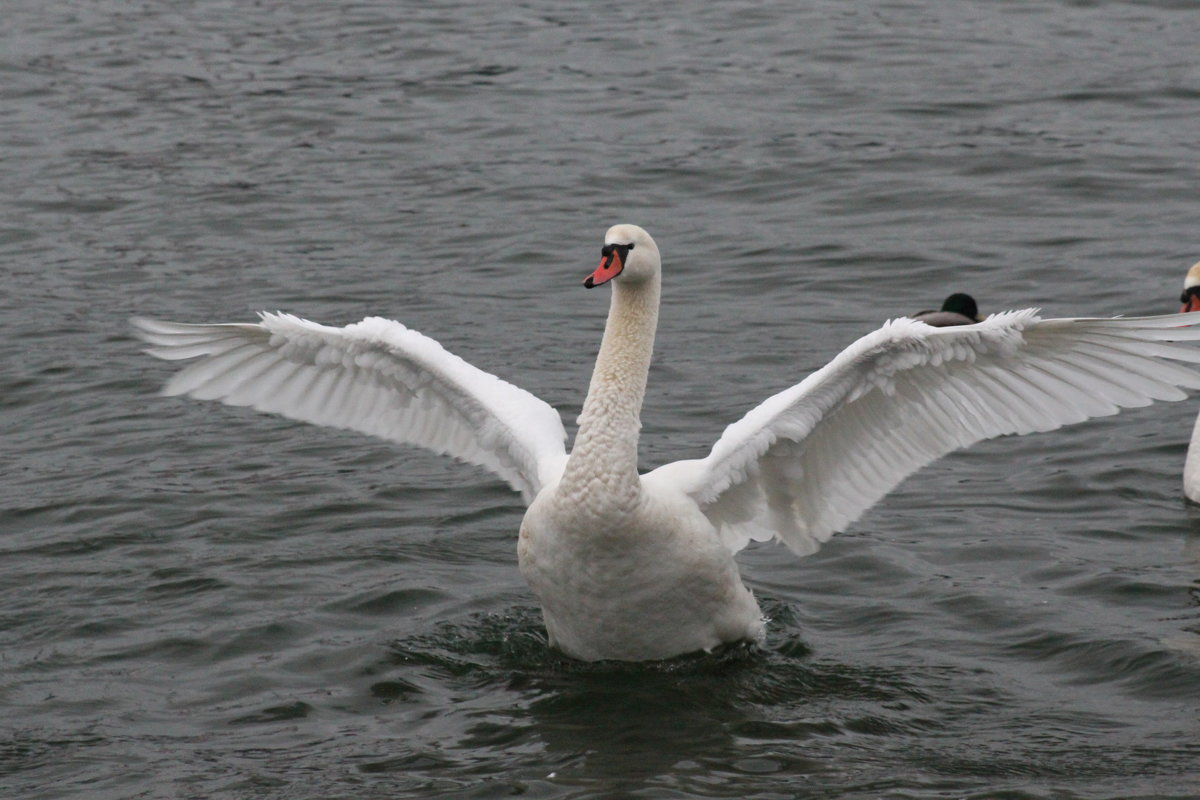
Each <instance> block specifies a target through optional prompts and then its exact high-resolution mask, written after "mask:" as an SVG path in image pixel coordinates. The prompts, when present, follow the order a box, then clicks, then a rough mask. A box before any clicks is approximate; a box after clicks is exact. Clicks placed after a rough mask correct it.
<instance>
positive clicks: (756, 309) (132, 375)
mask: <svg viewBox="0 0 1200 800" xmlns="http://www.w3.org/2000/svg"><path fill="white" fill-rule="evenodd" d="M3 19H4V24H3V26H0V141H2V147H0V159H2V163H0V209H2V210H3V214H2V216H0V259H2V264H3V270H4V272H3V275H4V287H5V290H4V292H3V293H2V294H0V324H2V325H3V330H4V331H5V335H4V336H3V337H0V365H2V366H0V414H2V417H0V419H2V420H3V425H2V426H0V476H2V482H0V491H2V492H3V502H2V503H0V708H3V714H0V796H4V797H6V798H7V797H12V798H29V799H32V798H56V799H57V798H74V797H81V798H83V797H85V798H176V797H186V798H255V799H256V800H257V799H259V798H355V799H356V800H359V799H362V798H399V797H464V798H467V797H477V798H485V797H507V796H516V795H520V796H526V797H540V798H585V797H587V798H591V797H606V798H607V797H646V798H662V797H678V798H699V797H706V798H707V797H725V798H743V797H747V798H749V797H753V798H793V797H800V798H879V797H886V798H952V797H953V798H958V797H969V798H1006V799H1011V798H1083V797H1086V798H1130V797H1143V798H1150V797H1155V798H1160V797H1200V513H1198V512H1196V511H1195V510H1194V509H1192V508H1189V507H1188V506H1187V505H1185V503H1184V502H1183V501H1182V499H1181V493H1180V486H1179V483H1180V477H1179V476H1180V470H1181V465H1182V459H1183V455H1184V450H1185V446H1186V442H1187V438H1188V436H1189V434H1190V429H1191V424H1192V420H1193V419H1194V418H1195V415H1196V413H1197V408H1198V404H1197V403H1196V402H1195V401H1188V402H1184V403H1177V404H1170V405H1160V406H1155V407H1152V408H1148V409H1140V410H1136V411H1133V412H1130V413H1127V414H1124V415H1122V416H1120V417H1117V418H1110V419H1105V420H1099V421H1095V422H1092V423H1089V424H1087V425H1083V426H1079V427H1076V428H1070V429H1066V430H1062V431H1057V432H1054V433H1049V434H1044V435H1040V436H1032V437H1026V438H1022V439H1006V440H998V441H994V442H987V443H984V444H983V445H980V446H978V447H975V448H973V449H971V450H970V451H968V452H964V453H959V454H955V455H953V456H951V457H949V458H947V459H945V460H943V461H941V462H939V463H937V464H935V465H934V466H932V467H930V468H929V469H927V470H925V471H923V472H921V473H920V474H918V475H916V476H914V477H913V478H912V479H910V480H909V481H907V482H906V483H905V484H903V485H902V486H901V487H900V489H899V490H898V491H896V492H895V493H894V494H893V495H891V496H890V497H889V498H887V499H886V500H885V501H884V502H882V503H881V504H880V505H879V506H877V507H876V508H875V509H874V510H872V511H871V512H870V513H869V514H867V515H866V516H865V517H864V518H863V519H862V520H860V521H859V522H858V523H856V524H855V525H854V526H853V527H852V528H851V530H850V531H848V532H846V533H844V534H841V535H839V536H838V537H835V538H834V540H833V541H832V542H830V543H829V544H828V545H827V546H826V547H825V548H824V549H823V550H822V551H821V552H820V553H818V554H816V555H814V556H812V557H809V558H807V559H803V560H801V559H796V558H794V557H793V556H792V555H791V554H790V553H788V552H787V551H786V550H785V549H783V548H782V547H779V546H770V545H767V546H757V547H753V548H751V549H750V550H748V551H746V552H744V553H743V554H742V556H741V558H740V561H741V563H742V565H743V572H744V575H745V578H746V581H747V583H748V584H749V585H750V586H751V588H753V589H754V591H755V592H756V594H757V595H758V596H759V598H760V600H761V601H762V604H763V607H764V610H765V611H766V612H767V613H768V614H769V615H770V617H771V621H770V626H769V628H770V636H769V640H768V642H767V645H766V647H765V648H763V649H762V650H761V651H759V652H749V653H732V654H728V655H726V656H723V657H720V658H717V657H698V658H688V659H682V660H679V661H676V662H671V663H668V664H660V665H583V664H579V663H575V662H572V661H570V660H568V659H565V658H563V657H561V656H559V655H557V654H555V653H554V652H553V651H551V650H549V649H548V648H547V646H546V639H545V635H544V633H543V631H542V628H541V624H540V619H539V613H538V610H537V608H536V605H535V603H534V600H533V597H532V596H531V594H530V593H529V591H528V590H527V589H526V587H525V585H524V583H523V582H522V580H521V578H520V576H519V574H518V571H517V565H516V554H515V536H516V530H517V526H518V524H519V521H520V517H521V513H522V505H521V503H520V500H519V498H518V497H517V496H516V495H514V494H512V493H511V492H509V491H508V490H507V489H506V488H505V487H504V486H503V485H502V484H501V483H500V481H498V480H497V479H495V478H493V477H492V476H490V475H489V474H487V473H485V472H483V471H481V470H477V469H474V468H471V467H466V466H463V465H461V464H455V463H451V462H448V461H445V460H443V459H441V458H438V457H435V456H433V455H429V454H426V453H422V452H417V451H414V450H409V449H404V448H399V447H395V446H392V445H389V444H387V443H384V442H380V441H375V440H372V439H367V438H365V437H361V436H358V435H355V434H351V433H347V432H341V431H332V430H323V429H316V428H312V427H306V426H304V425H300V424H295V423H290V422H287V421H283V420H279V419H275V418H271V417H266V416H262V415H258V414H255V413H253V412H250V411H246V410H244V409H229V408H225V407H221V406H216V405H212V404H204V403H199V402H195V401H188V400H181V399H165V398H161V397H158V396H156V391H157V389H158V388H159V387H160V386H161V384H162V382H163V381H164V380H165V378H166V377H167V375H168V374H169V372H170V368H169V367H167V366H166V365H163V364H161V363H160V362H156V361H154V360H152V359H150V358H149V357H147V356H145V355H143V354H141V353H140V345H139V343H138V342H136V341H134V339H133V338H132V337H131V335H130V332H129V328H128V322H127V321H128V318H129V317H130V316H132V315H135V314H140V315H146V316H156V317H162V318H167V319H177V320H184V321H234V320H250V319H253V314H254V312H255V311H257V310H259V309H271V310H273V309H283V310H287V311H290V312H293V313H296V314H300V315H302V316H305V317H308V318H310V319H314V320H318V321H321V322H325V323H329V324H346V323H349V322H353V321H356V320H358V319H361V318H362V317H364V316H368V315H376V314H378V315H384V316H389V317H393V318H396V319H399V320H401V321H402V322H404V323H405V324H406V325H409V326H410V327H413V328H415V329H417V330H420V331H422V332H424V333H426V334H428V335H430V336H433V337H434V338H436V339H438V340H439V341H441V342H442V343H443V344H444V345H445V346H446V347H447V348H448V349H450V350H451V351H453V352H456V353H458V354H460V355H462V356H463V357H465V358H467V359H468V360H469V361H471V362H472V363H474V364H476V365H478V366H480V367H482V368H484V369H487V370H490V371H493V372H495V373H496V374H498V375H500V376H501V377H504V378H506V379H508V380H511V381H513V382H515V383H517V384H518V385H520V386H523V387H524V388H526V389H529V390H530V391H532V392H534V393H536V394H537V395H539V396H540V397H542V398H544V399H546V400H547V401H548V402H550V403H552V404H553V405H555V406H556V407H557V408H559V409H560V410H561V411H562V413H563V416H564V419H565V420H566V421H567V423H568V427H569V428H572V429H573V425H574V418H575V415H576V414H577V413H578V410H579V406H580V403H581V402H582V399H583V394H584V392H585V390H586V385H587V380H588V376H589V371H590V368H591V363H592V359H593V357H594V354H595V350H596V347H597V344H598V342H599V337H600V331H601V328H602V326H603V320H604V315H605V313H606V310H607V308H606V307H607V295H606V293H604V292H602V291H595V292H587V291H585V290H583V289H582V288H581V287H580V285H579V283H580V281H581V280H582V278H583V277H584V276H585V275H586V274H587V273H588V272H589V271H590V270H591V269H592V268H593V267H594V266H595V262H596V259H597V257H598V250H599V247H600V244H601V237H602V236H603V232H604V230H605V229H606V228H607V227H608V226H609V225H610V224H612V223H614V222H618V221H629V222H636V223H638V224H641V225H643V226H644V227H646V228H647V229H648V230H650V232H651V233H652V234H653V235H654V236H655V238H656V240H657V241H658V243H659V245H660V248H661V250H662V252H663V254H664V260H665V288H664V307H663V311H662V318H661V329H660V333H659V338H658V345H657V354H656V362H655V365H654V367H653V370H652V374H651V384H650V389H649V395H648V398H647V404H646V409H645V413H644V415H643V423H644V431H645V435H644V446H643V449H642V458H643V462H644V466H645V467H646V468H652V467H654V466H657V465H659V464H662V463H665V462H668V461H672V460H675V459H677V458H686V457H696V456H699V455H701V454H703V453H704V452H706V450H707V448H708V446H709V445H710V444H711V442H712V441H713V440H714V439H715V438H716V436H718V435H719V433H720V431H721V430H722V429H723V427H724V426H725V425H727V424H729V423H730V422H732V421H734V420H736V419H737V418H738V417H740V416H741V415H742V414H743V413H744V412H745V411H746V410H748V409H749V408H751V407H752V406H753V405H755V404H756V403H757V402H758V401H759V400H761V399H763V398H764V397H766V396H768V395H769V394H771V393H773V392H775V391H777V390H779V389H781V388H783V387H785V386H787V385H789V384H790V383H793V382H795V381H797V380H799V379H800V378H802V377H803V376H804V375H805V374H807V373H808V372H809V371H811V370H812V369H815V368H817V367H819V366H821V365H822V364H824V363H825V362H826V361H828V360H829V359H830V358H831V357H832V356H833V355H835V354H836V353H837V352H838V351H839V350H840V349H841V348H842V347H844V346H846V345H847V344H849V343H850V342H851V341H853V339H854V338H855V337H857V336H859V335H861V334H863V333H865V332H867V331H869V330H871V329H873V328H874V327H875V326H877V325H878V324H879V323H880V322H881V321H882V320H884V319H886V318H889V317H893V316H897V315H900V314H904V313H907V312H912V311H915V310H917V309H921V308H928V307H930V306H933V305H936V304H937V303H939V302H940V300H941V299H942V298H943V297H944V296H945V295H947V294H949V293H950V292H952V291H967V292H970V293H972V294H974V295H975V296H976V297H977V299H978V300H979V301H980V304H981V306H982V307H983V309H984V310H985V311H993V310H998V309H1002V308H1013V307H1026V306H1039V307H1042V308H1044V309H1045V311H1046V313H1047V314H1050V315H1054V316H1072V315H1110V314H1142V313H1158V312H1166V311H1174V310H1175V309H1176V308H1178V303H1177V300H1176V297H1177V293H1178V291H1179V286H1180V283H1181V279H1182V276H1183V272H1184V270H1185V269H1186V268H1187V266H1188V265H1190V264H1191V263H1192V262H1193V261H1196V260H1198V259H1200V240H1198V239H1197V236H1196V233H1197V224H1196V222H1197V218H1198V217H1200V196H1198V194H1197V187H1198V186H1200V167H1198V159H1200V127H1198V126H1197V120H1198V119H1200V61H1198V58H1197V51H1196V46H1195V43H1196V41H1197V39H1198V38H1200V14H1198V13H1197V10H1196V7H1195V4H1194V3H1192V2H1190V0H1176V1H1175V2H1169V1H1167V0H1163V1H1162V2H1136V3H1135V2H1100V1H1099V0H1097V1H1096V2H1085V1H1084V0H1079V1H1078V2H1056V1H1055V0H1029V2H998V1H992V2H988V1H986V0H913V1H912V2H890V3H866V2H844V1H839V2H833V1H832V0H824V1H822V0H817V1H816V2H809V3H803V4H782V3H780V4H760V3H751V2H713V3H709V4H705V5H700V4H689V3H671V2H667V3H657V4H638V5H627V4H616V3H611V2H594V3H583V2H558V3H542V2H528V3H522V4H492V5H488V4H479V3H453V2H425V3H408V2H401V3H385V2H379V1H378V0H363V2H356V3H336V4H335V3H317V2H312V1H311V0H299V1H298V2H289V3H282V2H256V3H233V2H220V1H219V0H195V2H178V3H166V2H159V1H158V0H148V2H141V3H127V2H124V1H122V2H117V1H116V0H107V1H106V0H94V1H92V2H83V1H82V0H74V1H72V2H65V3H54V4H47V3H43V2H32V1H31V0H10V2H8V3H6V4H5V7H4V9H3Z"/></svg>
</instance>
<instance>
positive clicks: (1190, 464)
mask: <svg viewBox="0 0 1200 800" xmlns="http://www.w3.org/2000/svg"><path fill="white" fill-rule="evenodd" d="M1179 300H1180V302H1181V303H1183V306H1182V307H1181V308H1180V309H1179V310H1180V312H1181V313H1187V312H1189V311H1200V263H1197V264H1193V265H1192V267H1191V269H1189V270H1188V273H1187V276H1186V277H1185V278H1184V279H1183V294H1182V295H1180V297H1179ZM1183 494H1184V496H1185V497H1187V499H1189V500H1191V501H1192V502H1193V503H1200V415H1197V416H1196V424H1195V425H1193V426H1192V439H1191V441H1190V442H1189V443H1188V451H1187V458H1186V459H1185V460H1184V462H1183Z"/></svg>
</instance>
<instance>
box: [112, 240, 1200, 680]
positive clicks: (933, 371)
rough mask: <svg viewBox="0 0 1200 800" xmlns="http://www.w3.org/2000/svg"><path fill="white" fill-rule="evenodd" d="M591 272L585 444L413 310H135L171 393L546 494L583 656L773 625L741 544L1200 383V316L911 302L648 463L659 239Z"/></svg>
mask: <svg viewBox="0 0 1200 800" xmlns="http://www.w3.org/2000/svg"><path fill="white" fill-rule="evenodd" d="M602 253H603V258H602V261H601V263H600V266H599V267H597V269H596V270H595V272H593V273H592V274H591V275H590V276H589V277H588V279H587V280H586V281H585V285H587V286H588V287H592V286H599V285H601V284H603V283H607V282H609V281H611V282H612V286H613V293H612V303H611V308H610V311H609V315H608V322H607V324H606V326H605V329H604V338H603V341H602V342H601V344H600V352H599V355H598V356H597V358H596V365H595V371H594V372H593V375H592V380H591V386H590V387H589V389H588V395H587V400H586V401H585V402H584V406H583V413H582V415H581V416H580V419H579V423H580V424H579V433H578V435H577V436H576V439H575V445H574V449H573V450H572V451H571V453H570V455H569V456H568V454H567V451H566V449H565V447H564V442H565V439H566V435H565V432H564V430H563V426H562V422H561V420H560V418H559V415H558V413H557V412H556V411H555V410H554V409H552V408H551V407H550V406H549V405H547V404H546V403H544V402H542V401H541V400H538V399H537V398H535V397H533V396H532V395H530V394H529V393H527V392H525V391H523V390H521V389H518V388H517V387H516V386H513V385H511V384H509V383H506V382H504V381H502V380H500V379H499V378H497V377H495V376H493V375H490V374H488V373H486V372H482V371H480V370H478V369H476V368H475V367H473V366H471V365H469V364H467V363H466V362H465V361H463V360H462V359H460V358H458V357H457V356H454V355H451V354H450V353H448V352H446V351H445V350H443V349H442V347H441V346H440V345H438V344H437V343H436V342H434V341H433V340H432V339H429V338H427V337H425V336H422V335H421V334H419V333H417V332H416V331H412V330H409V329H407V328H405V327H404V326H403V325H401V324H400V323H398V322H392V321H389V320H385V319H380V318H377V317H373V318H368V319H365V320H363V321H362V322H359V323H357V324H355V325H350V326H347V327H345V328H332V327H326V326H323V325H318V324H316V323H313V322H308V321H306V320H302V319H299V318H297V317H293V316H290V315H287V314H266V313H264V314H262V315H261V321H260V322H258V323H254V324H229V325H185V324H179V323H171V322H155V321H151V320H135V325H136V326H137V328H138V329H139V332H140V334H141V335H142V336H143V337H144V338H145V339H146V340H147V341H148V342H150V343H151V344H152V345H153V347H152V348H151V349H150V350H149V351H148V352H150V353H152V354H153V355H156V356H159V357H161V358H165V359H188V358H196V359H198V360H197V361H195V362H193V363H192V364H190V365H188V366H187V367H186V368H185V369H183V370H182V371H180V372H179V373H178V374H177V375H175V376H174V377H173V378H172V379H171V380H170V382H169V383H168V384H167V385H166V387H165V389H164V390H163V391H164V393H165V394H169V395H178V394H187V395H191V396H193V397H198V398H203V399H216V400H221V401H223V402H225V403H228V404H231V405H244V406H252V407H254V408H256V409H259V410H261V411H268V412H274V413H279V414H283V415H285V416H288V417H292V418H295V419H300V420H305V421H308V422H315V423H318V424H322V425H333V426H338V427H343V428H351V429H354V430H357V431H362V432H364V433H368V434H374V435H376V436H381V437H383V438H386V439H390V440H393V441H397V442H404V443H410V444H418V445H423V446H425V447H428V448H431V449H433V450H437V451H440V452H443V453H448V454H450V455H453V456H455V457H457V458H460V459H463V460H465V461H469V462H472V463H475V464H480V465H483V466H485V467H488V468H490V469H491V470H493V471H494V472H496V473H497V474H498V475H499V476H500V477H502V478H504V479H505V480H506V481H508V483H509V484H511V485H512V486H513V488H514V489H516V490H517V491H519V492H520V493H521V495H522V496H523V497H524V499H525V500H526V501H527V502H528V503H529V508H528V510H527V511H526V513H525V518H524V520H523V521H522V523H521V532H520V538H519V544H518V554H519V560H520V566H521V571H522V573H523V574H524V575H525V578H526V579H527V580H528V582H529V585H530V586H531V587H532V588H533V591H534V592H535V593H536V594H537V596H538V598H539V600H540V601H541V604H542V608H543V610H544V615H545V623H546V628H547V630H548V632H549V636H550V640H551V642H552V644H553V645H555V646H556V647H558V648H559V649H561V650H562V651H563V652H565V653H567V654H569V655H571V656H574V657H576V658H580V659H588V660H593V659H623V660H646V659H659V658H666V657H669V656H674V655H678V654H681V653H687V652H692V651H697V650H707V649H711V648H713V647H716V646H718V645H721V644H723V643H732V642H738V641H743V640H757V639H759V638H761V636H762V635H763V620H762V615H761V613H760V612H759V609H758V606H757V603H756V602H755V600H754V598H753V596H752V595H751V593H750V591H749V590H747V589H746V587H745V585H744V584H743V583H742V580H741V578H740V577H739V574H738V570H737V566H736V564H735V562H734V554H735V553H736V552H737V551H738V550H739V549H741V548H742V547H743V546H744V545H745V544H746V543H747V542H748V541H750V540H751V539H754V540H765V539H770V538H778V539H780V540H782V541H783V542H784V543H785V544H786V545H787V546H788V547H790V548H791V549H792V550H793V551H795V552H796V553H798V554H800V555H805V554H808V553H812V552H814V551H815V550H816V549H817V548H818V546H819V545H820V543H821V542H823V541H825V540H826V539H828V538H829V537H830V536H831V535H832V534H833V533H835V532H836V531H839V530H842V529H844V528H845V527H846V526H847V525H849V524H850V523H851V522H853V521H854V520H855V519H857V518H858V517H859V516H860V515H861V514H862V513H863V512H864V511H866V510H867V509H868V508H870V507H871V506H872V505H873V504H874V503H875V502H876V501H878V500H879V499H880V498H881V497H883V496H884V495H885V494H886V493H887V492H888V491H890V490H891V489H892V488H893V487H894V486H895V485H896V484H897V483H899V482H900V481H901V480H902V479H903V478H904V477H905V476H906V475H908V474H910V473H911V472H913V471H914V470H916V469H918V468H919V467H921V466H923V465H925V464H927V463H929V462H930V461H933V460H934V459H936V458H938V457H940V456H942V455H944V454H946V453H948V452H950V451H952V450H954V449H957V448H959V447H963V446H966V445H968V444H971V443H973V442H977V441H979V440H981V439H986V438H989V437H993V436H1000V435H1003V434H1021V433H1029V432H1032V431H1047V430H1052V429H1054V428H1057V427H1059V426H1061V425H1064V424H1067V423H1072V422H1080V421H1082V420H1084V419H1087V418H1089V417H1094V416H1100V415H1106V414H1112V413H1115V412H1116V411H1117V410H1118V409H1119V408H1121V407H1130V406H1141V405H1146V404H1148V403H1150V402H1151V401H1153V400H1178V399H1182V398H1183V397H1184V396H1185V395H1184V393H1183V392H1182V391H1181V390H1180V388H1179V387H1188V388H1198V387H1200V374H1198V373H1197V372H1195V371H1193V370H1192V369H1190V368H1185V367H1184V366H1182V365H1181V364H1179V363H1176V362H1177V361H1185V362H1191V363H1200V351H1197V350H1196V349H1194V348H1192V347H1190V346H1187V345H1182V344H1176V343H1175V342H1180V341H1189V342H1190V341H1195V340H1197V339H1200V327H1198V328H1193V327H1181V325H1193V324H1195V323H1196V322H1200V314H1194V315H1191V316H1190V317H1188V318H1184V319H1182V320H1181V318H1180V316H1178V315H1166V316H1161V317H1146V318H1133V319H1058V320H1043V319H1040V318H1039V317H1038V316H1037V311H1036V310H1035V309H1029V310H1025V311H1010V312H1005V313H1001V314H994V315H992V316H990V317H988V318H987V319H986V320H984V321H983V322H980V323H978V324H973V325H961V326H954V327H945V328H935V327H931V326H929V325H925V324H924V323H921V322H918V321H916V320H912V319H908V318H900V319H897V320H894V321H892V322H889V323H887V324H885V325H884V326H883V327H882V328H880V329H879V330H876V331H874V332H873V333H869V334H867V335H866V336H864V337H862V338H861V339H859V340H858V341H856V342H854V343H853V344H851V345H850V346H849V347H848V348H846V350H844V351H843V352H842V353H840V354H839V355H838V356H836V357H835V358H834V359H833V361H831V362H830V363H829V364H828V365H827V366H825V367H823V368H822V369H820V370H818V371H817V372H815V373H813V374H812V375H809V376H808V377H807V378H806V379H805V380H804V381H802V382H801V383H799V384H796V385H795V386H792V387H791V388H788V389H785V390H783V391H782V392H780V393H779V394H776V395H775V396H773V397H770V398H768V399H767V400H766V401H764V402H763V403H762V404H761V405H759V406H758V407H757V408H755V409H753V410H752V411H750V412H749V413H748V414H746V416H745V417H743V418H742V419H741V420H740V421H738V422H736V423H734V424H733V425H730V426H729V427H728V428H726V430H725V432H724V434H723V435H722V436H721V437H720V439H718V440H717V442H716V444H715V445H714V446H713V448H712V451H711V452H710V453H709V454H708V456H706V457H705V458H703V459H698V460H689V461H678V462H675V463H673V464H667V465H665V466H663V467H660V468H659V469H656V470H654V471H653V472H650V473H648V474H645V475H639V474H638V471H637V450H638V430H639V427H640V421H639V416H640V409H641V405H642V398H643V395H644V391H645V387H646V376H647V373H648V370H649V365H650V357H651V351H652V349H653V343H654V333H655V327H656V323H657V318H658V303H659V286H660V274H659V267H660V262H659V253H658V248H657V247H656V246H655V244H654V240H653V239H651V238H650V236H649V234H647V233H646V232H645V231H644V230H642V229H641V228H639V227H636V226H634V225H617V226H614V227H613V228H611V229H609V231H608V233H607V234H606V236H605V239H604V247H603V250H602Z"/></svg>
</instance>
